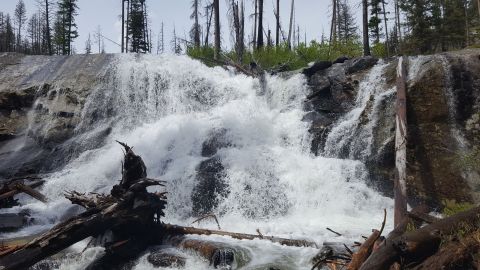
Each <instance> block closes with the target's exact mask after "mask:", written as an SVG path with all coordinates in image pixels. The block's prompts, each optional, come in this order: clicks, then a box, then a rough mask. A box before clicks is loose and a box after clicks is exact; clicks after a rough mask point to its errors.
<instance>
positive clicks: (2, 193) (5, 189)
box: [0, 178, 47, 208]
mask: <svg viewBox="0 0 480 270" xmlns="http://www.w3.org/2000/svg"><path fill="white" fill-rule="evenodd" d="M24 180H36V181H34V182H33V183H31V184H29V185H26V184H25V183H24ZM43 183H45V181H44V180H40V179H38V178H25V179H24V178H15V179H10V180H8V181H7V182H6V183H5V184H4V185H3V186H2V188H0V208H6V207H12V206H15V205H16V201H15V200H14V199H13V197H14V196H15V195H17V194H20V193H27V194H28V195H30V196H32V197H33V198H35V199H37V200H39V201H41V202H44V203H45V202H46V201H47V199H46V197H45V196H44V195H42V194H41V193H40V192H38V191H35V190H34V189H35V188H37V187H40V186H41V185H43Z"/></svg>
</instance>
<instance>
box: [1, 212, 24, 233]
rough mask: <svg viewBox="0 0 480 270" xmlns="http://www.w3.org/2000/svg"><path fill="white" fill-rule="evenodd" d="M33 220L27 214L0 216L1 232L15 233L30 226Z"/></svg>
mask: <svg viewBox="0 0 480 270" xmlns="http://www.w3.org/2000/svg"><path fill="white" fill-rule="evenodd" d="M31 221H32V220H31V219H30V218H29V215H28V214H26V213H20V214H14V213H5V214H0V232H7V231H15V230H18V229H21V228H22V227H24V226H26V225H27V224H29V223H30V222H31Z"/></svg>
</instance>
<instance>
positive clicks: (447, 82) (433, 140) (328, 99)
mask: <svg viewBox="0 0 480 270" xmlns="http://www.w3.org/2000/svg"><path fill="white" fill-rule="evenodd" d="M355 61H357V62H359V61H365V58H364V59H363V60H358V59H357V60H350V61H346V62H345V63H342V64H335V65H333V66H332V67H331V68H326V69H324V70H322V71H318V72H316V73H315V74H314V75H312V76H311V77H309V83H310V84H311V91H312V93H311V94H310V97H314V98H313V99H311V100H309V101H308V102H307V106H306V107H307V108H306V109H307V110H309V111H311V113H309V114H308V115H307V116H309V118H308V120H309V121H311V122H312V124H311V125H312V128H311V130H310V131H311V133H312V135H313V142H312V151H313V152H315V153H317V154H323V155H325V154H327V155H328V154H331V153H335V154H337V155H340V157H349V158H353V159H359V160H362V161H364V162H365V164H366V166H367V168H368V170H369V172H370V179H371V185H373V186H375V187H377V188H378V189H379V190H380V191H382V192H383V193H385V194H387V195H389V196H392V195H393V194H392V187H393V181H392V180H393V178H394V170H393V168H394V166H395V164H394V155H395V146H394V136H395V133H394V131H395V107H394V105H395V93H394V83H395V76H396V65H397V60H396V59H390V60H388V61H387V62H384V63H383V65H384V67H383V71H382V72H381V76H379V77H378V80H379V81H381V82H379V83H375V84H371V85H367V84H363V85H362V84H361V83H358V81H361V80H362V79H363V80H365V79H367V80H368V78H366V72H365V71H364V68H368V67H370V66H371V65H365V66H362V67H363V68H361V69H357V70H356V71H360V72H355V73H353V74H349V72H348V71H349V70H350V69H351V66H352V65H354V63H355ZM408 65H409V71H408V72H409V74H408V75H409V76H408V94H407V99H408V100H407V104H408V108H407V110H408V112H407V114H408V116H407V118H408V131H409V132H408V140H409V141H408V161H407V163H408V164H407V166H408V168H407V169H408V187H409V200H410V203H411V204H413V205H415V204H419V203H427V204H430V205H431V206H434V207H441V205H442V204H443V203H444V202H445V200H455V201H456V202H466V201H467V202H471V201H476V202H478V200H479V197H478V196H479V191H480V189H479V188H480V177H479V174H478V173H479V172H478V171H477V169H478V166H477V167H476V168H475V166H465V164H464V162H463V161H462V160H463V157H464V156H465V155H468V153H470V152H471V149H475V147H478V145H479V132H478V131H479V128H480V126H479V122H480V121H479V118H480V117H479V109H480V50H463V51H458V52H449V53H444V54H438V55H430V56H419V57H410V58H408ZM339 70H340V72H339ZM361 70H363V71H361ZM338 74H341V75H340V76H339V75H338ZM319 86H320V87H319ZM362 87H372V88H380V90H379V89H374V90H372V91H371V92H369V94H368V95H367V96H365V98H366V101H365V102H363V103H362V102H359V100H358V96H359V95H360V93H361V92H362V91H365V89H362ZM367 99H368V100H367ZM326 104H328V105H330V104H331V106H327V105H326ZM350 105H351V106H353V107H354V109H357V110H359V113H358V115H357V116H355V117H356V119H353V120H355V121H354V127H353V128H350V129H343V130H342V132H344V133H348V134H349V135H342V136H343V137H342V138H340V139H338V138H336V137H335V136H337V137H338V135H337V134H331V128H332V127H333V124H334V123H337V124H338V122H341V121H344V122H345V123H346V124H348V123H347V120H349V121H352V119H351V117H352V116H351V112H349V113H347V112H348V111H349V106H350ZM355 107H356V108H355ZM350 109H351V108H350ZM312 116H314V117H312ZM349 117H350V119H349ZM346 124H345V125H346ZM337 132H338V131H337ZM345 137H347V138H345ZM335 139H336V140H335ZM329 140H330V143H332V142H333V143H334V144H333V148H336V150H335V151H332V149H328V148H329V147H328V146H327V147H326V146H325V143H327V144H328V142H329ZM330 148H332V146H330ZM338 148H343V149H338ZM476 151H478V148H477V150H476ZM473 158H475V156H474V157H473ZM472 167H473V168H472Z"/></svg>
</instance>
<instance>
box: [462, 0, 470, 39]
mask: <svg viewBox="0 0 480 270" xmlns="http://www.w3.org/2000/svg"><path fill="white" fill-rule="evenodd" d="M463 2H464V3H463V5H464V7H465V46H468V45H469V43H470V29H469V27H468V1H466V0H465V1H463Z"/></svg>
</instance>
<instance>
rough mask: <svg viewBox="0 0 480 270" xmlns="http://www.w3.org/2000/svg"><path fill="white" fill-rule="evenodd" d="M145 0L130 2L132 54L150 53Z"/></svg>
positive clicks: (129, 26) (129, 19)
mask: <svg viewBox="0 0 480 270" xmlns="http://www.w3.org/2000/svg"><path fill="white" fill-rule="evenodd" d="M146 16H147V14H146V10H145V0H130V9H129V18H128V21H127V27H128V31H127V35H128V40H130V52H135V53H147V52H149V42H148V37H147V33H148V27H147V24H146V22H147V19H146Z"/></svg>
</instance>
